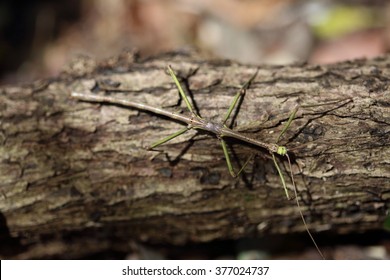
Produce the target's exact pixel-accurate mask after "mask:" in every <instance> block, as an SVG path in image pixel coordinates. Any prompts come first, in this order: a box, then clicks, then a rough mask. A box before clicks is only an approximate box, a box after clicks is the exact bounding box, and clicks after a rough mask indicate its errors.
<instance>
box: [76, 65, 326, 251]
mask: <svg viewBox="0 0 390 280" xmlns="http://www.w3.org/2000/svg"><path fill="white" fill-rule="evenodd" d="M167 69H168V73H169V74H170V76H171V77H172V79H173V81H174V83H175V84H176V87H177V89H178V91H179V93H180V96H181V98H182V99H183V100H184V102H185V103H186V106H187V108H188V110H189V111H190V113H191V116H189V117H188V116H185V115H182V114H177V113H174V112H170V111H167V110H164V109H160V108H156V107H153V106H150V105H146V104H142V103H138V102H133V101H129V100H125V99H120V98H113V97H110V96H101V95H95V94H86V93H79V92H72V93H71V97H72V98H74V99H77V100H80V101H86V102H104V103H110V104H114V105H115V104H116V105H122V106H126V107H132V108H136V109H138V110H142V111H149V112H151V113H154V114H157V115H161V116H166V117H168V118H170V119H174V120H178V121H180V122H183V123H186V124H187V127H185V128H182V129H181V130H179V131H177V132H175V133H173V134H172V135H169V136H167V137H165V138H164V139H162V140H160V141H157V142H155V143H154V144H152V145H151V146H150V147H149V149H153V148H155V147H157V146H159V145H161V144H164V143H166V142H168V141H170V140H172V139H174V138H176V137H178V136H179V135H181V134H183V133H185V132H187V131H188V130H190V129H197V130H203V131H207V132H210V133H212V134H214V135H215V136H216V137H217V138H218V140H219V141H220V142H221V146H222V150H223V153H224V155H225V159H226V164H227V167H228V170H229V173H230V174H231V176H232V177H237V176H238V175H239V174H240V173H241V172H242V171H243V170H244V168H245V167H246V165H247V164H248V162H249V160H250V159H251V158H249V159H248V160H247V161H246V162H245V164H244V165H243V166H242V167H241V169H240V170H239V171H238V172H237V173H236V172H235V171H234V169H233V165H232V163H231V160H230V156H229V152H228V149H227V145H226V142H225V140H224V138H226V137H229V138H235V139H238V140H241V141H244V142H247V143H249V144H252V145H254V146H258V147H261V148H264V149H266V150H268V152H269V153H270V154H271V156H272V159H273V162H274V164H275V167H276V170H277V172H278V174H279V177H280V180H281V182H282V185H283V188H284V191H285V194H286V197H287V199H288V200H290V199H291V198H290V195H289V193H288V190H287V185H286V182H285V179H284V176H283V174H282V171H281V169H280V167H279V165H278V163H277V160H276V156H275V154H277V155H280V156H285V157H286V158H287V160H288V164H289V166H290V175H291V181H292V185H293V189H294V195H295V200H296V204H297V206H298V209H299V213H300V216H301V218H302V221H303V224H304V226H305V228H306V231H307V233H308V234H309V236H310V239H311V240H312V242H313V244H314V246H315V247H316V249H317V251H318V253H319V254H320V256H321V257H322V258H324V256H323V254H322V252H321V250H320V249H319V247H318V246H317V243H316V242H315V240H314V238H313V236H312V235H311V233H310V230H309V228H308V226H307V224H306V220H305V217H304V216H303V213H302V210H301V206H300V203H299V198H298V193H297V188H296V185H295V181H294V177H293V173H292V170H291V161H290V157H289V155H288V153H287V148H286V147H285V146H279V145H278V144H277V143H278V142H279V140H280V138H281V137H282V135H283V134H284V133H285V132H286V131H287V129H288V128H289V126H290V124H291V122H292V120H293V119H294V117H295V114H296V112H297V110H298V108H297V107H296V108H295V109H294V110H293V112H292V113H291V114H290V117H289V119H288V121H287V122H286V124H285V126H284V128H283V130H282V131H281V133H280V134H279V136H278V138H277V140H276V142H275V143H265V142H262V141H259V140H256V139H253V138H250V137H247V136H245V135H243V134H241V133H239V132H237V131H234V130H232V129H230V128H229V127H228V126H227V125H226V122H227V120H228V119H229V117H230V115H231V114H232V112H233V110H234V108H235V106H236V105H237V103H238V101H239V100H240V98H242V96H243V95H244V94H245V92H246V90H247V89H248V87H249V85H250V84H251V82H252V81H253V80H254V78H255V77H256V75H257V72H256V73H255V74H254V75H253V76H252V77H251V78H250V79H249V80H248V81H247V82H246V83H245V84H243V85H242V86H241V88H240V89H239V90H238V91H237V93H236V94H235V96H234V98H233V101H232V103H231V104H230V107H229V109H228V111H227V113H226V115H225V117H224V119H223V121H222V123H215V122H212V121H209V120H206V119H204V118H202V117H201V116H199V115H198V114H197V113H196V111H195V110H194V108H193V106H192V105H191V103H190V101H189V99H188V97H187V95H186V94H185V93H184V90H183V88H182V86H181V84H180V82H179V80H178V78H177V76H176V74H175V73H174V71H173V70H172V68H171V67H170V66H168V68H167Z"/></svg>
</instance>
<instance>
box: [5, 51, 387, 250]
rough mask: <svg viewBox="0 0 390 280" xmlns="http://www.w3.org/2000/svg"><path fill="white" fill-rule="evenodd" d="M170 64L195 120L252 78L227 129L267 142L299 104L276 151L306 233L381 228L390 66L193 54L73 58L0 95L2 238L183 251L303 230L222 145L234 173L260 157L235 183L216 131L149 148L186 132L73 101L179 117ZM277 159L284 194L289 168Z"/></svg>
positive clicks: (264, 168)
mask: <svg viewBox="0 0 390 280" xmlns="http://www.w3.org/2000/svg"><path fill="white" fill-rule="evenodd" d="M167 65H171V66H172V68H173V69H174V70H175V71H176V72H177V73H178V74H179V75H180V76H181V77H182V78H183V81H184V83H185V84H186V85H187V87H188V89H189V92H190V95H191V96H192V97H193V99H194V104H195V108H196V109H197V110H199V113H200V114H201V115H202V116H203V117H204V118H208V119H211V120H214V121H218V120H221V119H222V118H223V116H224V115H225V113H226V111H227V108H228V107H229V105H230V102H231V100H232V98H233V96H234V94H235V93H236V92H237V90H238V88H239V86H240V85H241V84H243V83H244V82H246V81H247V80H248V79H249V78H250V77H251V76H252V75H253V74H254V73H255V72H256V71H257V70H258V73H257V76H256V78H255V80H254V81H253V82H252V83H251V85H250V87H249V89H248V90H247V92H246V95H245V97H244V99H243V101H242V102H241V104H240V106H239V110H237V111H236V114H235V116H234V120H233V127H234V129H235V130H238V131H240V132H242V133H245V134H246V135H248V136H250V137H252V138H256V139H259V140H261V141H264V142H267V143H275V142H276V139H277V137H278V134H279V133H280V131H281V130H282V128H283V126H284V124H285V122H286V120H287V119H288V117H289V114H290V112H291V111H292V109H293V108H294V107H295V106H299V108H300V109H299V111H298V113H297V116H296V118H295V119H294V121H293V122H292V124H291V126H290V128H289V129H288V130H287V132H286V133H285V135H284V136H283V137H282V139H281V141H280V142H281V144H283V145H285V146H286V147H287V148H288V150H289V154H290V156H291V157H292V159H293V165H292V172H293V173H294V177H295V181H296V184H297V187H298V190H299V197H300V199H301V204H302V205H301V206H302V211H303V212H304V215H305V217H306V219H307V223H308V226H309V228H310V230H311V231H312V232H325V231H330V232H338V233H340V232H343V233H350V232H361V231H366V230H372V229H381V228H382V226H383V221H384V219H385V217H386V213H387V211H388V208H389V204H390V180H389V178H390V139H389V138H390V93H389V87H388V85H389V73H390V56H386V57H379V58H376V59H373V60H357V61H347V62H344V63H339V64H334V65H328V66H314V65H304V64H303V65H290V66H263V65H262V66H250V65H242V64H238V63H235V62H232V61H227V60H205V59H204V58H202V57H199V56H197V54H193V53H168V54H163V55H159V56H156V57H153V58H148V59H142V60H141V59H138V58H136V57H135V56H132V55H125V54H121V55H120V56H118V57H117V58H112V59H109V60H106V61H103V62H96V61H94V60H92V59H86V58H79V59H78V60H76V61H75V62H73V63H72V64H71V65H70V66H69V67H67V68H66V69H65V70H64V72H63V73H62V74H61V75H60V76H59V77H56V78H53V79H48V80H45V81H39V82H36V83H34V84H30V85H26V86H3V87H2V88H1V89H0V90H1V95H0V108H1V109H0V118H1V119H0V122H1V124H0V127H1V128H0V144H1V147H0V149H1V152H0V157H1V161H0V212H1V214H0V218H1V219H0V221H1V223H0V226H2V228H3V229H2V230H1V232H2V237H3V240H6V241H7V242H8V241H10V240H14V241H15V240H17V241H18V244H19V245H20V244H22V245H23V244H24V245H29V246H31V245H33V244H37V243H39V242H41V241H42V240H43V239H44V237H47V238H49V237H53V236H60V237H62V238H65V237H69V236H75V235H77V238H79V240H83V242H85V243H84V244H86V245H85V247H84V249H85V250H90V251H93V250H94V249H93V247H94V246H92V245H91V246H88V240H89V238H91V236H97V235H99V236H101V240H105V242H106V243H104V244H103V243H101V244H100V246H108V245H107V242H110V240H121V242H123V243H125V242H127V241H128V240H141V241H147V242H153V243H155V242H167V243H170V244H185V243H186V242H189V241H195V242H205V241H211V240H220V239H234V238H240V237H256V236H261V235H268V234H284V233H289V232H303V231H305V228H304V226H303V224H302V221H301V220H300V216H299V213H298V209H297V206H296V204H295V203H294V201H288V200H287V199H286V196H285V194H284V190H283V187H282V185H281V182H280V178H279V176H278V175H277V172H276V169H275V167H274V164H273V161H272V159H271V158H270V156H269V153H268V152H267V151H266V150H263V149H259V148H257V147H254V146H250V145H247V144H245V143H241V142H238V141H235V140H233V139H227V141H228V143H229V144H230V147H231V150H232V151H231V153H232V154H233V155H234V156H232V158H233V163H234V165H235V167H236V169H238V168H239V165H240V164H242V163H243V162H245V160H246V159H247V158H248V157H249V156H250V155H252V154H256V157H255V158H254V160H252V161H251V162H250V164H249V165H248V166H247V168H246V169H245V172H244V174H243V175H241V176H240V177H238V178H236V179H233V178H232V177H231V176H230V174H229V172H228V169H227V167H226V162H225V159H224V154H223V151H222V149H221V146H220V144H219V141H218V139H216V138H215V137H213V135H209V134H204V133H197V132H196V131H194V130H191V131H189V132H187V133H186V134H184V135H182V136H180V137H177V138H175V139H174V140H172V141H170V142H168V143H166V144H164V145H161V146H159V147H158V148H157V150H159V152H156V151H148V150H146V149H145V147H146V146H148V145H150V144H152V143H153V142H155V141H157V140H160V139H162V138H164V137H166V136H167V135H169V134H172V133H173V132H175V131H177V130H179V129H180V128H182V127H183V124H181V123H178V122H176V121H172V120H170V119H167V118H163V117H159V116H157V115H154V114H151V113H148V112H140V111H138V110H134V109H132V108H125V107H120V106H113V105H108V104H97V103H85V102H79V101H77V100H72V99H71V98H70V97H69V95H70V93H71V92H72V91H77V92H85V93H91V92H94V93H96V94H101V93H102V88H107V87H111V88H112V89H113V90H112V91H110V92H109V93H107V94H110V95H111V96H118V97H121V98H127V99H129V100H136V101H139V102H142V103H145V104H150V105H153V106H156V107H162V108H164V109H168V110H172V111H176V112H177V111H178V110H179V109H178V108H180V110H181V111H182V112H183V114H188V110H187V109H186V108H185V103H184V102H182V101H181V100H180V98H179V95H178V93H177V90H176V88H175V86H174V84H173V82H172V80H171V78H170V77H169V76H168V75H167V74H166V72H165V69H166V66H167ZM122 89H124V90H125V91H121V90H122ZM278 161H279V162H280V164H281V165H282V169H283V172H284V173H285V178H286V180H287V182H288V185H289V186H291V183H290V180H289V175H288V174H289V170H290V168H289V166H288V165H287V161H286V158H284V157H279V158H278ZM290 192H291V194H292V190H291V189H290ZM64 236H65V237H64ZM102 236H103V237H102ZM4 242H5V241H4ZM102 244H103V245H102ZM95 245H96V244H95Z"/></svg>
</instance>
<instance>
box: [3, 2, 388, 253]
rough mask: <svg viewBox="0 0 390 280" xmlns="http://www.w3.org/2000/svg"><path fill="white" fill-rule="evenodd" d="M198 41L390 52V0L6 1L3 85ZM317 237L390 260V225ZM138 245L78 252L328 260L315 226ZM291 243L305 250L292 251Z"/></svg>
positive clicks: (307, 54)
mask: <svg viewBox="0 0 390 280" xmlns="http://www.w3.org/2000/svg"><path fill="white" fill-rule="evenodd" d="M188 48H190V49H196V50H198V51H199V52H200V53H201V54H203V55H204V56H205V57H213V58H215V57H218V58H229V59H234V60H237V61H240V62H243V63H250V64H289V63H296V62H306V61H307V62H308V63H313V64H326V63H334V62H337V61H342V60H347V59H355V58H370V57H374V56H378V55H382V54H384V53H386V52H387V51H388V50H389V49H390V1H385V0H371V1H369V0H344V1H342V0H339V1H336V0H333V1H332V0H311V1H309V0H213V1H211V0H160V1H158V0H143V1H141V0H110V1H105V0H57V1H49V0H35V1H34V0H2V1H1V2H0V85H2V84H3V85H4V84H10V83H24V84H25V83H29V82H32V81H34V80H35V79H40V78H45V77H51V76H56V75H57V74H58V73H59V72H60V71H61V69H62V68H63V67H64V66H65V65H66V64H68V63H69V61H70V60H71V59H72V57H75V56H77V55H80V54H82V55H89V56H92V57H94V58H96V59H97V60H103V59H105V58H107V57H110V56H113V55H116V54H118V53H119V52H121V51H123V50H124V49H127V50H137V51H139V52H140V54H141V55H142V56H149V55H153V54H157V53H160V52H163V51H170V50H179V49H188ZM389 222H390V221H389ZM315 238H316V240H317V242H318V243H319V245H320V247H321V249H323V250H324V253H325V254H327V253H329V254H330V255H331V256H332V257H333V258H335V259H388V258H390V239H389V235H388V234H386V233H384V232H369V233H364V234H354V235H350V234H349V235H345V236H339V235H337V236H336V235H333V236H328V235H315ZM45 246H48V245H45ZM130 247H131V248H133V249H132V252H123V251H121V250H119V249H118V248H117V249H115V248H109V249H107V251H104V252H99V253H98V254H97V255H94V256H91V255H87V256H85V255H83V254H82V253H80V254H79V255H77V258H128V259H153V258H157V259H164V258H175V259H191V258H195V259H203V258H204V259H209V258H229V259H230V258H238V259H262V258H283V259H286V258H293V259H300V258H303V259H307V258H318V254H317V253H316V251H315V249H314V248H313V244H312V243H311V242H310V240H309V238H308V236H307V234H306V233H303V234H302V235H291V236H287V235H283V236H273V237H267V238H265V239H245V240H230V241H229V240H228V241H218V242H212V243H207V244H188V245H186V246H183V247H174V246H170V245H167V244H158V245H156V244H154V245H150V244H140V243H137V242H132V241H130ZM286 248H292V250H293V251H294V252H296V253H294V254H291V252H290V250H289V252H288V254H286V253H287V252H286ZM329 254H328V255H329ZM26 257H28V256H26ZM35 257H36V256H35Z"/></svg>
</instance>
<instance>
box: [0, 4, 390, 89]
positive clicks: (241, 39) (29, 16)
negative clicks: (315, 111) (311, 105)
mask: <svg viewBox="0 0 390 280" xmlns="http://www.w3.org/2000/svg"><path fill="white" fill-rule="evenodd" d="M389 2H390V1H385V0H371V1H370V0H344V1H342V0H339V1H336V0H334V1H332V0H311V1H308V0H213V1H210V0H161V1H158V0H143V1H141V0H110V1H104V0H57V1H50V0H35V1H34V0H2V1H1V2H0V84H4V83H7V84H8V83H15V82H23V83H28V82H30V81H33V80H35V79H38V78H42V77H49V76H55V75H56V74H57V73H58V72H59V71H60V70H61V68H62V67H63V66H64V65H65V64H67V62H69V60H70V59H71V58H72V57H74V56H75V55H78V54H86V55H89V56H92V57H95V58H97V59H98V60H99V59H104V58H107V57H109V56H112V55H115V54H117V53H118V52H120V51H123V50H124V49H129V50H138V51H139V52H140V54H141V55H143V56H148V55H152V54H156V53H159V52H162V51H167V50H172V49H179V48H195V49H197V50H198V51H199V52H201V53H202V54H204V55H206V56H212V57H220V58H230V59H234V60H237V61H240V62H244V63H251V64H264V63H268V64H287V63H294V62H302V61H308V62H309V63H332V62H337V61H340V60H346V59H353V58H363V57H367V58H369V57H373V56H377V55H380V54H383V53H385V52H386V51H388V50H389V48H390V3H389Z"/></svg>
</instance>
